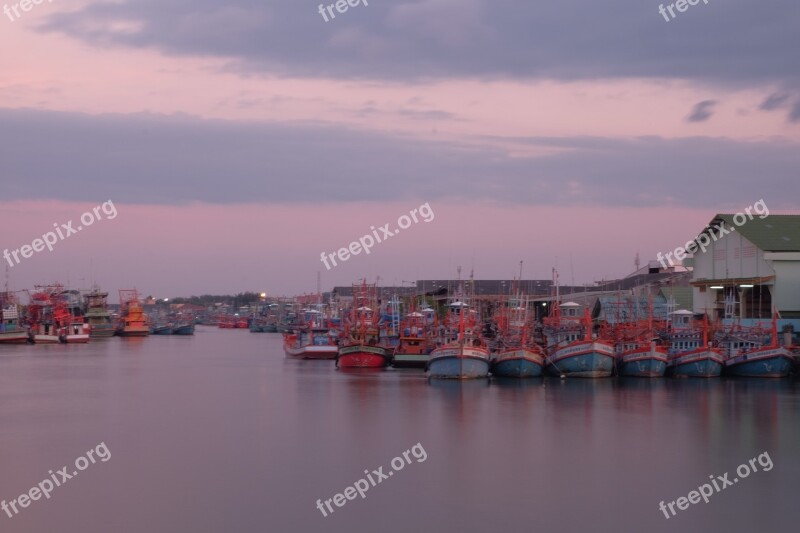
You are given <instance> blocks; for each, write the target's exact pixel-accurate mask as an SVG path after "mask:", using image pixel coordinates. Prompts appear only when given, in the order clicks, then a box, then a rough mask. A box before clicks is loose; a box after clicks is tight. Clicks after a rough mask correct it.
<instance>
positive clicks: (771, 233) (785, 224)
mask: <svg viewBox="0 0 800 533" xmlns="http://www.w3.org/2000/svg"><path fill="white" fill-rule="evenodd" d="M733 217H734V215H729V214H718V215H716V216H715V217H714V218H713V219H712V220H711V222H710V223H709V225H710V226H712V227H713V226H715V225H716V224H718V223H719V222H721V221H724V222H725V226H727V227H728V229H730V228H735V229H736V231H737V232H739V233H741V234H742V235H743V236H744V238H745V239H747V240H748V241H750V242H752V243H753V244H755V245H756V246H758V247H759V248H760V249H761V250H763V251H765V252H800V215H769V216H767V217H764V218H760V217H759V216H754V217H753V220H750V218H749V217H747V222H745V223H744V224H742V225H741V226H737V225H736V223H735V222H734V221H733ZM714 231H716V230H714Z"/></svg>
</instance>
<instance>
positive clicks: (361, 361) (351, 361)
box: [336, 345, 390, 368]
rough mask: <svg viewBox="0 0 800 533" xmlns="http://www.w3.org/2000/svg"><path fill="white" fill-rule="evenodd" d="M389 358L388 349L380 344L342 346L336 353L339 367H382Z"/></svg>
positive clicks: (386, 363)
mask: <svg viewBox="0 0 800 533" xmlns="http://www.w3.org/2000/svg"><path fill="white" fill-rule="evenodd" d="M389 360H390V357H389V353H388V351H387V350H386V348H382V347H380V346H367V345H354V346H342V347H341V348H339V350H338V352H337V354H336V366H338V367H339V368H384V367H385V366H387V365H388V364H389Z"/></svg>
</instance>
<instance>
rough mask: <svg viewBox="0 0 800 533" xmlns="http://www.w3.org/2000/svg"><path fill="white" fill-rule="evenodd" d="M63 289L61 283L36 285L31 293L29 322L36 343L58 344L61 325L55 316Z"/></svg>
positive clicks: (32, 337)
mask: <svg viewBox="0 0 800 533" xmlns="http://www.w3.org/2000/svg"><path fill="white" fill-rule="evenodd" d="M62 290H63V287H62V286H61V285H36V286H35V287H34V292H33V293H30V304H29V305H28V322H29V323H30V337H31V340H32V341H33V342H34V343H35V344H58V343H59V342H60V340H59V335H58V328H59V325H58V323H57V322H56V319H55V317H54V316H53V312H54V305H55V303H56V302H57V301H58V297H57V295H58V294H59V293H60V292H61V291H62Z"/></svg>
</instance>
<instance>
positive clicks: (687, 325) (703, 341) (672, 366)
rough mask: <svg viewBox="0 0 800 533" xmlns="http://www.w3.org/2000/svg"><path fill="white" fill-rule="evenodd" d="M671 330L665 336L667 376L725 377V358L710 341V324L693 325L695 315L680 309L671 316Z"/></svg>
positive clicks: (705, 321)
mask: <svg viewBox="0 0 800 533" xmlns="http://www.w3.org/2000/svg"><path fill="white" fill-rule="evenodd" d="M669 316H670V320H669V324H668V329H667V331H666V332H664V333H663V334H662V337H663V338H664V339H665V340H666V342H667V345H668V352H667V353H668V362H667V371H666V375H668V376H674V377H697V378H712V377H719V375H720V374H722V367H723V365H724V362H725V356H724V355H723V354H722V350H720V349H719V348H714V347H712V346H711V345H710V344H709V342H708V321H707V319H706V316H705V315H703V322H702V324H701V327H697V326H696V325H695V324H693V322H692V317H693V316H694V313H692V312H691V311H686V310H683V309H679V310H677V311H673V312H671V313H669Z"/></svg>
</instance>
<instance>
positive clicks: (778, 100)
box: [758, 93, 791, 111]
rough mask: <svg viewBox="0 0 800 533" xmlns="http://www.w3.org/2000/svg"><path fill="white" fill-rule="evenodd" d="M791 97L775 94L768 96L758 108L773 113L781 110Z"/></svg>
mask: <svg viewBox="0 0 800 533" xmlns="http://www.w3.org/2000/svg"><path fill="white" fill-rule="evenodd" d="M790 97H791V95H790V94H789V93H773V94H771V95H769V96H767V97H766V98H765V99H764V101H763V102H761V105H759V106H758V108H759V109H761V110H762V111H773V110H775V109H780V108H782V107H784V106H786V104H787V103H788V101H789V98H790Z"/></svg>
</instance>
